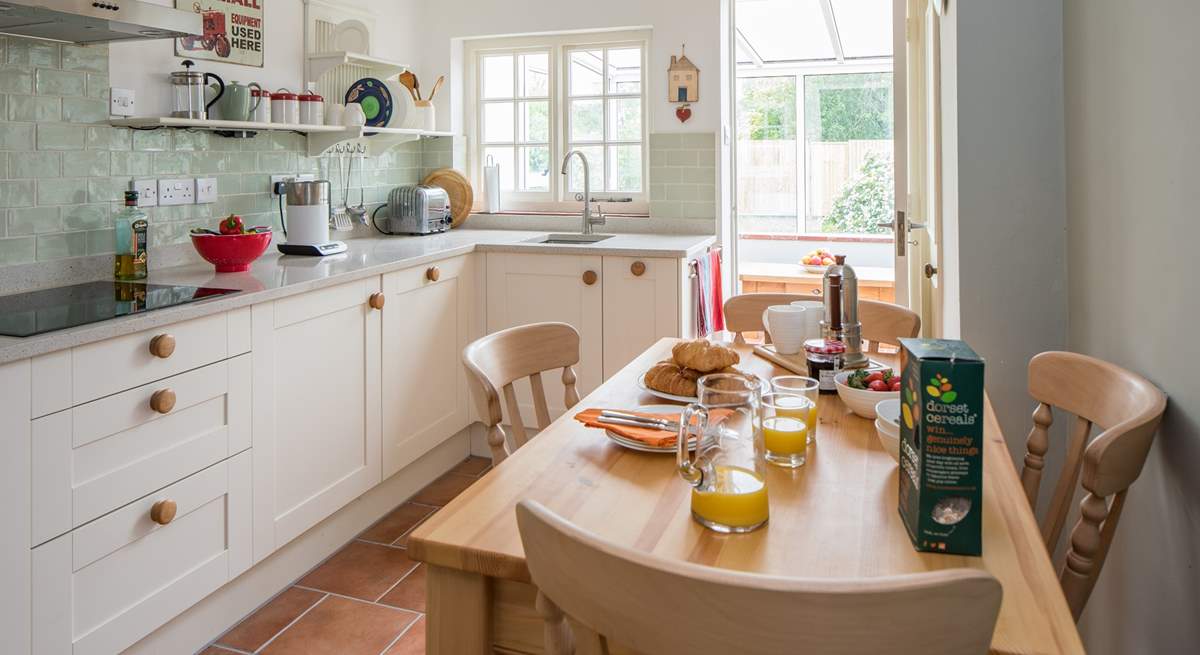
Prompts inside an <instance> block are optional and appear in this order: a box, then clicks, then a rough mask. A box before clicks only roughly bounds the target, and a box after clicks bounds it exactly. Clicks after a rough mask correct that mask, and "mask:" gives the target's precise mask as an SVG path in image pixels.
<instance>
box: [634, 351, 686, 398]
mask: <svg viewBox="0 0 1200 655" xmlns="http://www.w3.org/2000/svg"><path fill="white" fill-rule="evenodd" d="M645 382H646V386H647V387H650V388H651V389H654V390H655V391H661V392H663V393H669V394H671V395H674V396H695V395H696V381H695V380H689V379H687V378H686V377H684V375H683V369H682V368H681V367H680V366H679V365H678V364H676V363H675V362H672V361H670V360H667V361H662V362H659V363H657V364H655V365H654V366H651V367H650V370H649V371H646V377H645Z"/></svg>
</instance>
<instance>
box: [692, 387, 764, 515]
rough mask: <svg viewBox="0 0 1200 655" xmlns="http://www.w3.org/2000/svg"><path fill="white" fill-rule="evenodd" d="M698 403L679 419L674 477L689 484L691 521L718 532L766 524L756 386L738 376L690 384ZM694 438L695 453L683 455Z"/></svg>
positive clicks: (759, 408) (760, 414) (757, 389)
mask: <svg viewBox="0 0 1200 655" xmlns="http://www.w3.org/2000/svg"><path fill="white" fill-rule="evenodd" d="M696 391H697V393H696V395H697V399H698V400H699V401H700V402H699V403H693V404H691V405H688V406H687V407H686V408H684V410H683V414H682V416H680V419H679V439H678V445H677V452H676V456H677V463H678V467H679V475H680V477H682V478H683V479H684V480H685V481H687V483H688V484H690V485H691V486H692V518H693V519H695V520H696V522H697V523H699V524H700V525H703V526H704V527H706V528H708V529H710V530H714V531H716V532H722V533H740V532H750V531H752V530H756V529H758V528H760V527H762V526H763V525H766V523H767V518H768V515H769V504H768V502H767V483H766V479H765V477H764V473H765V471H764V469H765V464H764V463H763V460H762V458H761V457H759V456H758V448H759V447H760V446H761V444H762V436H763V434H762V412H761V403H762V386H761V383H760V382H759V381H758V380H757V379H755V380H750V379H747V378H745V377H743V376H741V375H728V374H714V375H706V376H704V377H702V378H700V379H699V380H697V381H696ZM693 437H695V442H696V452H695V454H694V455H693V454H691V453H689V452H688V442H689V440H690V439H692V438H693Z"/></svg>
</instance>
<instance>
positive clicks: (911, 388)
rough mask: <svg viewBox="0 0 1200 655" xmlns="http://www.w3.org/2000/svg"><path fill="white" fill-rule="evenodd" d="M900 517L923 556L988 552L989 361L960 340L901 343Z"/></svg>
mask: <svg viewBox="0 0 1200 655" xmlns="http://www.w3.org/2000/svg"><path fill="white" fill-rule="evenodd" d="M900 367H901V375H902V376H903V377H902V382H901V384H902V387H901V390H900V518H901V519H903V521H904V526H905V528H907V529H908V536H909V538H911V539H912V543H913V547H915V548H916V549H917V550H921V551H930V552H938V553H953V554H957V555H980V554H982V551H983V543H982V541H983V540H982V534H981V533H982V529H983V359H981V358H980V357H979V355H977V354H975V351H974V350H971V347H970V346H968V345H967V344H966V343H964V342H962V341H953V340H948V339H901V340H900Z"/></svg>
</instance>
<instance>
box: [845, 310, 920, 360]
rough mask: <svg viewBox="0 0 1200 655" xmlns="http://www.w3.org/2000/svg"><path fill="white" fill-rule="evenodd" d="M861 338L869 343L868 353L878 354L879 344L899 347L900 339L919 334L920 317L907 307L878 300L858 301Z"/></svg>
mask: <svg viewBox="0 0 1200 655" xmlns="http://www.w3.org/2000/svg"><path fill="white" fill-rule="evenodd" d="M858 322H859V323H862V338H863V339H866V340H867V341H869V342H870V347H869V348H868V352H873V353H877V352H879V344H881V343H886V344H888V345H889V346H897V347H898V346H899V345H900V338H901V337H916V336H918V335H920V334H921V316H920V315H919V314H917V313H916V312H914V311H913V310H911V309H909V308H907V307H901V306H900V305H894V304H892V303H890V302H883V301H880V300H865V299H864V300H859V301H858Z"/></svg>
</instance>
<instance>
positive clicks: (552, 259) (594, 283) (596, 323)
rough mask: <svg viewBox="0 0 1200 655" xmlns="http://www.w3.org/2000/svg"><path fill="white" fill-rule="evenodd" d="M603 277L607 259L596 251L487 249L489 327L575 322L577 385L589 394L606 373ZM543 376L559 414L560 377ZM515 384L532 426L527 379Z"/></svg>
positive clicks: (553, 412)
mask: <svg viewBox="0 0 1200 655" xmlns="http://www.w3.org/2000/svg"><path fill="white" fill-rule="evenodd" d="M603 277H604V276H603V262H602V260H601V258H600V257H597V256H593V255H542V254H525V253H507V252H490V253H487V276H486V284H487V310H486V311H487V332H488V333H489V334H490V333H492V332H497V331H499V330H503V329H506V328H510V327H514V326H517V325H525V324H527V323H538V322H543V321H558V322H562V323H567V324H569V325H571V326H573V327H574V328H575V329H576V330H578V331H579V336H580V360H579V364H578V365H577V366H576V367H575V374H576V376H577V377H578V381H577V383H576V384H577V389H578V391H579V395H580V396H584V395H587V394H588V393H590V392H591V391H592V390H593V389H595V388H596V387H597V386H599V385H600V383H601V382H602V381H603V379H604V377H603V375H604V372H603V366H604V336H603V333H602V330H603V302H604V300H603V291H602V289H603V281H604V280H603ZM589 282H590V283H589ZM542 377H543V384H545V388H546V397H547V401H548V405H549V409H550V414H551V417H556V416H558V415H559V414H561V413H562V412H563V411H564V403H563V386H562V382H561V380H560V379H559V376H558V375H549V374H547V375H544V376H542ZM515 386H516V389H517V399H518V403H519V404H520V406H521V413H522V416H523V417H524V419H525V422H526V423H527V424H529V425H531V426H532V425H533V423H532V421H534V413H533V402H532V396H531V395H530V390H529V384H528V382H527V381H518V383H517V384H516V385H515Z"/></svg>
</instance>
